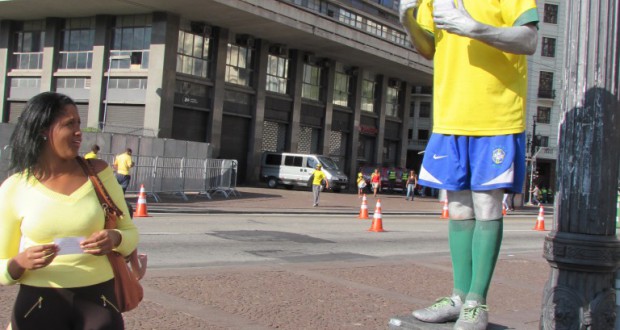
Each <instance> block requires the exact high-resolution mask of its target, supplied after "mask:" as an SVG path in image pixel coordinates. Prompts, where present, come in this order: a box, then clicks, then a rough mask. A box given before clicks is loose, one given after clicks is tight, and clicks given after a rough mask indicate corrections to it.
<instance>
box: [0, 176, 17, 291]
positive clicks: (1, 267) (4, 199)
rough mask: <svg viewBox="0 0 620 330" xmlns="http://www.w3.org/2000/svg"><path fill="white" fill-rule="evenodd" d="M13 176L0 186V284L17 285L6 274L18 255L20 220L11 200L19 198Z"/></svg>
mask: <svg viewBox="0 0 620 330" xmlns="http://www.w3.org/2000/svg"><path fill="white" fill-rule="evenodd" d="M18 175H19V174H15V175H13V176H11V177H10V178H8V179H7V180H6V181H4V183H3V184H2V186H0V284H2V285H11V284H15V283H17V280H15V279H13V278H12V277H11V275H9V272H8V263H9V260H11V258H13V257H15V256H16V255H17V254H18V253H19V243H20V240H21V229H20V227H21V219H20V218H19V217H18V216H17V214H15V209H14V208H13V205H15V203H13V202H12V201H13V199H14V198H19V196H18V194H19V189H17V188H18V185H19V180H18V179H17V176H18Z"/></svg>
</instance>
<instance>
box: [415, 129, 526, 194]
mask: <svg viewBox="0 0 620 330" xmlns="http://www.w3.org/2000/svg"><path fill="white" fill-rule="evenodd" d="M418 180H419V183H420V184H421V185H422V186H429V187H433V188H439V189H446V190H451V191H460V190H474V191H486V190H494V189H506V190H508V191H509V192H515V193H521V192H522V190H523V182H524V180H525V133H519V134H508V135H498V136H460V135H443V134H435V133H433V134H432V135H431V138H430V140H429V141H428V145H427V146H426V150H425V152H424V160H423V161H422V168H421V169H420V175H419V177H418Z"/></svg>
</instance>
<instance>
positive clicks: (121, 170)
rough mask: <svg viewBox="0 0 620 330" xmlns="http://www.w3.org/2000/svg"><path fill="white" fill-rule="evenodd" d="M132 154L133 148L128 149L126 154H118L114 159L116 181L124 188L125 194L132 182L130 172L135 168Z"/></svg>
mask: <svg viewBox="0 0 620 330" xmlns="http://www.w3.org/2000/svg"><path fill="white" fill-rule="evenodd" d="M132 153H133V152H132V150H131V148H127V149H125V152H124V153H122V154H118V155H116V157H115V158H114V169H116V180H117V181H118V183H119V184H120V185H121V187H122V188H123V193H125V192H126V191H127V187H129V182H130V181H131V174H130V172H129V171H130V169H131V168H132V167H133V166H134V163H133V160H132V159H131V154H132Z"/></svg>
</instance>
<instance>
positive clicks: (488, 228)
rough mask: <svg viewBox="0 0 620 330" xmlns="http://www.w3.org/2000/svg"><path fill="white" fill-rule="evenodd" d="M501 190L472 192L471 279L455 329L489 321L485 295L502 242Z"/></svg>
mask: <svg viewBox="0 0 620 330" xmlns="http://www.w3.org/2000/svg"><path fill="white" fill-rule="evenodd" d="M502 194H503V192H502V191H501V190H492V191H486V192H474V193H473V194H472V197H473V200H474V210H475V213H476V225H475V228H474V235H473V239H472V280H471V286H470V288H469V293H468V294H467V297H466V299H465V303H464V304H463V308H462V310H461V314H460V315H459V319H458V321H457V322H456V324H455V326H454V329H455V330H483V329H486V328H487V325H488V323H489V315H488V308H487V306H486V297H487V293H488V291H489V286H490V284H491V278H492V277H493V271H494V270H495V264H496V262H497V257H498V255H499V250H500V247H501V243H502V233H503V218H502Z"/></svg>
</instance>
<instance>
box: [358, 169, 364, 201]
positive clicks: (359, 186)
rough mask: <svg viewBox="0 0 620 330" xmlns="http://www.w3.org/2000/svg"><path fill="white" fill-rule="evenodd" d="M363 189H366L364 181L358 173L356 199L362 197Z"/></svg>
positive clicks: (362, 176)
mask: <svg viewBox="0 0 620 330" xmlns="http://www.w3.org/2000/svg"><path fill="white" fill-rule="evenodd" d="M364 188H366V179H364V175H363V174H362V172H359V173H357V197H362V195H363V194H364Z"/></svg>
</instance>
